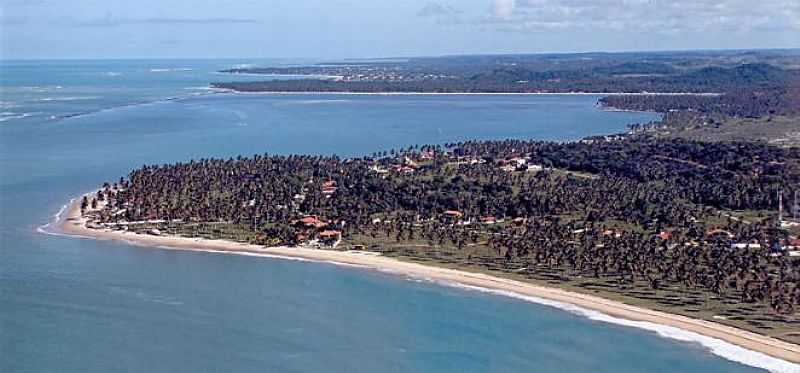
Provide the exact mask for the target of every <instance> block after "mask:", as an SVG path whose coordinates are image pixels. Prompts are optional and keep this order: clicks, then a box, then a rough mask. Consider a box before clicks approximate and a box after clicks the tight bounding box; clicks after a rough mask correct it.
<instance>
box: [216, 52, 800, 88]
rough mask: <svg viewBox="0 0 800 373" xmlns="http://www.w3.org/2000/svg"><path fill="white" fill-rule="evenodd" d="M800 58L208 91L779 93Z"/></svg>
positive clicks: (405, 75)
mask: <svg viewBox="0 0 800 373" xmlns="http://www.w3.org/2000/svg"><path fill="white" fill-rule="evenodd" d="M799 62H800V54H798V53H797V51H794V50H786V51H721V52H662V53H618V54H604V53H587V54H561V55H547V54H544V55H495V56H492V55H487V56H451V57H435V58H411V59H407V60H402V61H392V60H386V61H367V62H359V61H353V62H351V63H349V64H348V63H326V64H320V65H312V66H295V67H252V68H237V69H229V70H224V71H223V72H227V73H232V74H237V73H249V74H291V75H317V76H319V75H327V76H332V77H337V78H336V79H316V78H314V79H311V78H309V79H302V80H290V81H286V80H273V81H263V82H246V83H244V82H225V83H214V84H213V86H215V87H218V88H228V89H233V90H237V91H280V92H470V93H476V92H488V93H491V92H520V93H527V92H606V93H615V92H616V93H622V92H630V93H639V92H716V93H723V92H729V91H735V90H740V89H751V88H768V87H776V86H783V85H784V82H786V81H790V80H796V79H797V77H798V72H797V70H795V69H796V66H798V63H799Z"/></svg>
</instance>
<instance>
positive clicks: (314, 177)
mask: <svg viewBox="0 0 800 373" xmlns="http://www.w3.org/2000/svg"><path fill="white" fill-rule="evenodd" d="M798 185H800V149H798V148H789V147H786V148H784V147H774V146H770V145H766V144H760V143H740V142H715V143H702V142H697V141H691V140H683V139H664V138H657V137H647V136H609V137H603V138H590V139H584V140H582V141H577V142H571V143H552V142H540V141H522V140H505V141H487V142H483V141H469V142H462V143H452V144H444V145H424V146H410V147H408V148H404V149H396V150H390V151H387V152H380V153H376V154H373V155H371V156H365V157H361V158H353V159H340V158H338V157H335V156H303V155H293V156H275V155H268V154H264V155H256V156H253V157H249V158H247V157H237V158H236V159H227V160H224V159H201V160H194V161H189V162H184V163H177V164H169V165H153V166H145V167H143V168H141V169H138V170H134V171H133V172H131V174H130V175H128V177H127V178H121V179H120V180H117V181H116V182H109V183H106V184H104V185H103V186H102V187H101V188H100V190H99V191H98V192H96V193H92V194H90V195H88V196H84V197H83V198H81V199H79V200H76V201H75V203H73V204H72V206H71V207H70V210H69V214H68V215H69V216H68V218H67V219H66V220H65V221H64V223H63V225H62V228H63V230H64V231H66V232H68V233H71V234H78V235H84V236H91V237H98V238H108V239H122V240H128V241H132V242H137V243H142V244H146V245H154V246H166V247H173V248H176V247H177V248H186V249H201V250H221V251H234V252H244V253H253V254H270V255H289V256H299V257H303V258H309V259H315V260H332V261H337V262H342V263H347V264H356V265H364V266H367V267H371V268H383V269H389V270H396V271H398V272H400V273H406V274H409V275H415V276H426V277H430V278H433V279H438V280H443V281H457V282H460V283H465V284H469V285H473V286H481V287H487V288H493V289H500V290H507V291H513V292H519V293H521V294H527V295H532V296H537V297H542V298H546V299H552V300H557V301H559V302H565V303H571V304H577V305H580V306H582V307H587V308H590V309H596V310H599V311H601V312H605V313H609V314H612V315H616V316H619V317H623V318H627V319H632V320H643V321H651V322H656V323H661V324H665V325H670V326H674V327H678V328H682V329H686V330H691V331H695V332H697V333H700V334H704V335H708V336H712V337H715V338H719V339H723V340H726V341H729V342H731V343H734V344H737V345H740V346H742V347H746V348H748V349H752V350H755V351H759V352H763V353H765V354H768V355H772V356H774V357H778V358H781V359H785V360H788V361H794V362H800V347H798V345H797V344H798V342H800V333H798V332H797V329H798V325H800V313H799V312H798V310H800V308H799V307H798V306H800V287H798V285H797V284H798V278H800V272H799V271H798V270H799V269H800V263H799V262H798V261H800V240H798V238H797V235H798V234H799V233H800V224H798V223H800V222H798V221H796V220H792V217H791V214H789V211H797V208H796V206H795V207H791V202H793V201H792V199H791V197H792V196H793V195H794V194H795V193H797V192H800V190H798V189H797V186H798ZM792 209H794V210H792ZM781 210H783V213H781ZM411 263H415V264H411ZM423 265H424V266H423ZM441 268H445V269H441ZM556 289H558V290H556Z"/></svg>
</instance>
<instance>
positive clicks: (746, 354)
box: [36, 197, 800, 373]
mask: <svg viewBox="0 0 800 373" xmlns="http://www.w3.org/2000/svg"><path fill="white" fill-rule="evenodd" d="M76 198H77V197H76ZM76 198H72V199H71V200H70V201H69V203H67V204H65V205H63V206H62V207H61V209H59V210H58V212H57V213H56V214H55V215H53V217H52V219H51V221H50V222H48V223H47V224H45V225H42V226H40V227H38V228H37V229H36V230H37V231H38V232H40V233H44V234H48V235H55V236H68V237H78V238H93V237H88V236H81V235H71V234H66V233H60V232H55V231H51V230H50V229H49V228H50V227H52V226H54V225H55V224H58V223H59V222H60V221H61V218H62V215H63V214H64V212H65V211H66V210H67V208H68V206H69V205H71V204H72V203H73V202H74V201H75V199H76ZM125 242H128V243H130V244H132V245H134V246H140V244H138V243H137V242H133V241H127V240H125ZM157 247H159V248H162V249H168V250H176V248H173V247H166V246H157ZM177 250H187V251H202V252H208V253H217V254H233V255H244V256H254V257H262V258H272V259H281V260H292V261H298V262H315V263H328V264H334V265H337V266H343V267H353V268H361V269H373V270H378V271H380V272H385V273H390V274H394V275H399V276H403V277H406V278H408V279H410V280H412V281H420V280H421V281H426V282H430V283H435V284H439V285H444V286H449V287H454V288H460V289H466V290H471V291H479V292H482V293H488V294H495V295H500V296H505V297H510V298H515V299H520V300H523V301H526V302H531V303H536V304H541V305H545V306H549V307H554V308H558V309H560V310H563V311H567V312H571V313H573V314H577V315H580V316H583V317H586V318H588V319H590V320H595V321H601V322H606V323H610V324H616V325H622V326H627V327H633V328H638V329H644V330H649V331H653V332H655V333H656V334H658V335H659V336H661V337H664V338H669V339H673V340H678V341H683V342H690V343H697V344H699V345H701V346H703V347H705V348H707V349H708V350H709V351H710V352H711V353H713V354H715V355H717V356H720V357H722V358H724V359H727V360H730V361H733V362H737V363H740V364H744V365H749V366H752V367H756V368H761V369H766V370H768V371H770V372H773V373H800V364H794V363H791V362H789V361H786V360H781V359H778V358H774V357H772V356H769V355H766V354H763V353H760V352H756V351H752V350H748V349H746V348H743V347H739V346H736V345H734V344H732V343H728V342H725V341H723V340H720V339H717V338H713V337H708V336H704V335H701V334H698V333H695V332H691V331H687V330H683V329H680V328H676V327H672V326H667V325H662V324H656V323H652V322H647V321H634V320H627V319H623V318H619V317H614V316H611V315H607V314H604V313H602V312H599V311H594V310H590V309H586V308H583V307H579V306H576V305H574V304H569V303H563V302H558V301H554V300H549V299H544V298H539V297H534V296H529V295H523V294H519V293H515V292H512V291H507V290H498V289H489V288H484V287H480V286H473V285H467V284H462V283H459V282H452V281H443V280H437V279H432V278H429V277H420V276H409V275H408V274H406V273H404V272H402V271H396V270H393V269H390V268H382V267H378V268H373V267H369V266H364V265H358V264H350V263H343V262H337V261H332V260H315V259H306V258H299V257H292V256H284V255H279V254H271V253H255V252H244V251H240V252H232V251H227V250H213V249H203V250H198V249H193V248H189V247H186V248H184V249H181V248H177Z"/></svg>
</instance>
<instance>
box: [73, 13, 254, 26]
mask: <svg viewBox="0 0 800 373" xmlns="http://www.w3.org/2000/svg"><path fill="white" fill-rule="evenodd" d="M252 23H259V21H258V20H255V19H250V18H225V17H218V18H114V17H111V16H110V15H109V16H106V17H105V18H99V19H91V20H84V21H78V22H75V23H74V25H75V26H78V27H118V26H125V25H215V24H218V25H223V24H252Z"/></svg>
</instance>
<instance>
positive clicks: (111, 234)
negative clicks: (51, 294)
mask: <svg viewBox="0 0 800 373" xmlns="http://www.w3.org/2000/svg"><path fill="white" fill-rule="evenodd" d="M79 201H80V198H73V199H72V200H71V201H70V203H69V204H68V205H66V206H65V207H64V208H63V209H62V211H61V212H60V213H59V214H57V215H56V217H55V218H56V220H55V221H53V222H51V223H49V224H48V225H46V226H43V227H42V228H43V229H42V231H45V233H51V234H63V235H67V236H71V237H81V238H92V239H102V240H120V241H126V242H128V243H131V244H134V245H139V246H147V247H157V248H162V249H170V250H186V251H203V252H213V253H227V254H238V255H250V256H262V257H270V258H282V259H292V260H304V261H314V262H326V263H332V264H336V265H345V266H352V267H358V268H364V269H373V270H379V271H383V272H388V273H393V274H398V275H402V276H406V277H411V278H418V279H423V280H428V281H432V282H435V283H439V284H443V285H448V286H455V287H460V288H466V289H470V290H478V291H483V292H488V293H493V294H498V295H503V296H509V297H514V298H519V299H523V300H526V301H530V302H535V303H539V304H545V305H549V306H554V307H558V308H560V309H564V310H567V311H570V312H573V313H577V314H581V315H583V316H586V317H589V318H590V319H593V320H598V321H603V322H610V323H615V324H621V325H626V326H631V327H637V328H642V329H647V330H651V331H654V332H656V333H658V334H659V335H661V336H663V337H667V338H672V339H677V340H681V341H688V342H695V343H700V344H702V345H703V346H705V347H706V348H708V349H709V350H710V351H711V352H712V353H714V354H717V355H719V356H721V357H724V358H726V359H728V360H732V361H736V362H739V363H742V364H746V365H751V366H755V367H759V368H763V369H767V370H769V371H772V372H781V373H782V372H796V373H800V364H799V363H800V346H798V345H795V344H792V343H789V342H785V341H781V340H778V339H775V338H771V337H768V336H764V335H759V334H756V333H752V332H748V331H745V330H741V329H737V328H734V327H730V326H726V325H722V324H718V323H714V322H710V321H705V320H698V319H692V318H689V317H686V316H681V315H674V314H669V313H665V312H660V311H655V310H649V309H644V308H641V307H635V306H630V305H627V304H624V303H621V302H616V301H612V300H608V299H604V298H600V297H597V296H593V295H587V294H580V293H574V292H569V291H565V290H562V289H557V288H551V287H544V286H539V285H534V284H531V283H526V282H521V281H515V280H510V279H504V278H499V277H494V276H490V275H487V274H482V273H473V272H467V271H462V270H454V269H447V268H441V267H434V266H426V265H422V264H417V263H411V262H405V261H400V260H397V259H392V258H388V257H385V256H381V255H372V254H369V253H365V252H343V251H331V250H319V249H309V248H290V247H271V248H265V247H261V246H257V245H250V244H242V243H236V242H230V241H222V240H208V239H193V238H186V237H175V236H153V235H144V234H136V233H129V232H128V233H126V232H120V231H112V230H97V229H90V228H87V227H86V226H85V223H86V221H85V219H83V218H81V217H80V207H79ZM44 228H47V229H44ZM51 228H55V229H57V231H55V232H54V231H53V230H52V229H51Z"/></svg>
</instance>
